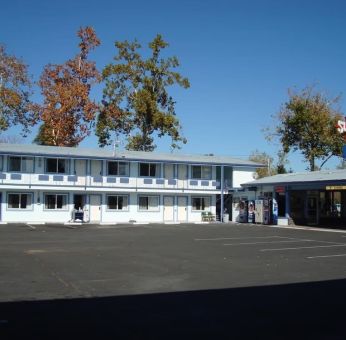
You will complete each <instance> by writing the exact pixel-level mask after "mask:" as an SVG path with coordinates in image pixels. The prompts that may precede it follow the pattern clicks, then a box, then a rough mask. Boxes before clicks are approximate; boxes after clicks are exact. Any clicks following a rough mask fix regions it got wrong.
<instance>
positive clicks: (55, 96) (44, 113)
mask: <svg viewBox="0 0 346 340" xmlns="http://www.w3.org/2000/svg"><path fill="white" fill-rule="evenodd" d="M77 36H78V37H79V39H80V43H79V48H80V52H79V53H78V54H77V55H76V56H75V58H73V59H70V60H68V61H66V62H65V63H64V64H61V65H52V64H49V65H47V66H46V67H45V68H44V70H43V73H42V75H41V78H40V81H39V86H40V87H41V92H42V95H43V97H44V103H43V105H41V106H37V107H36V109H37V111H38V112H39V115H40V118H41V120H42V121H43V124H42V125H41V126H40V129H39V132H38V135H37V136H36V138H35V140H34V142H36V143H37V144H42V145H55V146H77V145H78V144H79V143H80V142H81V141H82V140H83V139H84V138H85V137H86V136H88V135H89V134H90V131H91V127H92V126H93V124H94V122H95V116H96V113H97V112H98V105H97V104H96V103H94V102H93V101H92V100H91V99H90V97H89V95H90V89H91V86H92V85H94V84H95V83H97V82H99V81H100V74H99V72H98V71H97V69H96V66H95V63H94V62H92V61H90V60H88V54H89V52H90V51H91V50H93V49H94V48H95V47H97V46H98V45H100V40H99V39H98V38H97V36H96V33H95V31H94V30H93V28H91V27H85V28H81V29H80V30H79V31H78V33H77Z"/></svg>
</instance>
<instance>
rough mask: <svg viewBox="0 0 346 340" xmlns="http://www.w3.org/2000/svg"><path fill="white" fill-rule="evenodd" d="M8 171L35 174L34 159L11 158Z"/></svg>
mask: <svg viewBox="0 0 346 340" xmlns="http://www.w3.org/2000/svg"><path fill="white" fill-rule="evenodd" d="M8 170H9V171H17V172H28V173H33V172H34V158H33V157H20V156H10V157H9V160H8Z"/></svg>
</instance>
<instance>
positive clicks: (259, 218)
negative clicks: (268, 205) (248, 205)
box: [255, 200, 263, 223]
mask: <svg viewBox="0 0 346 340" xmlns="http://www.w3.org/2000/svg"><path fill="white" fill-rule="evenodd" d="M255 204H256V209H255V221H256V223H263V200H256V201H255Z"/></svg>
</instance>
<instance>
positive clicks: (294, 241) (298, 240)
mask: <svg viewBox="0 0 346 340" xmlns="http://www.w3.org/2000/svg"><path fill="white" fill-rule="evenodd" d="M297 242H320V243H333V244H335V242H328V241H318V240H305V239H293V240H292V239H290V240H283V241H261V242H242V243H225V244H224V246H243V245H244V246H246V245H251V244H268V243H271V244H273V243H275V244H276V243H297Z"/></svg>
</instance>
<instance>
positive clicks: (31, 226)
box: [27, 224, 36, 230]
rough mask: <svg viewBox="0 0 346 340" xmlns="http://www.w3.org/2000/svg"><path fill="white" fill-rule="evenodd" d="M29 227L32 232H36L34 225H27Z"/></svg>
mask: <svg viewBox="0 0 346 340" xmlns="http://www.w3.org/2000/svg"><path fill="white" fill-rule="evenodd" d="M27 226H28V227H29V228H30V229H31V230H35V229H36V227H34V226H33V225H30V224H27Z"/></svg>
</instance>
